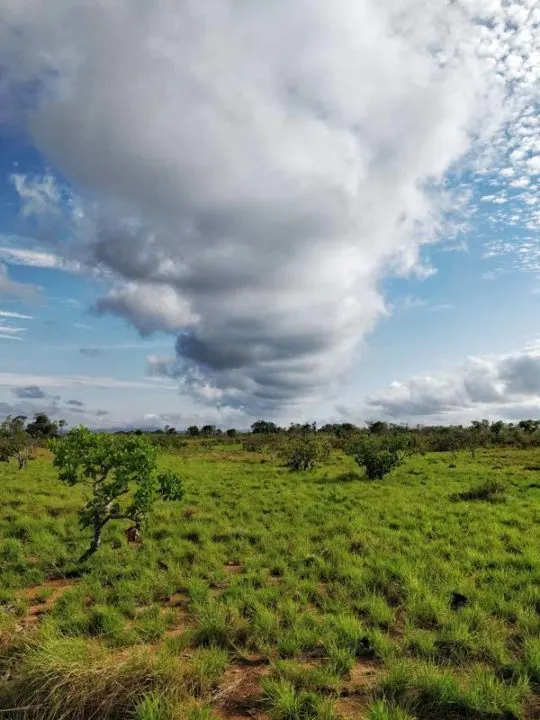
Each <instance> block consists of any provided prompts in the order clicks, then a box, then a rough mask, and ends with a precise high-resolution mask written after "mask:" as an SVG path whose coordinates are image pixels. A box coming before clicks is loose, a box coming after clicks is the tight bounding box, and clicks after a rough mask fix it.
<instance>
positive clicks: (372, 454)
mask: <svg viewBox="0 0 540 720" xmlns="http://www.w3.org/2000/svg"><path fill="white" fill-rule="evenodd" d="M348 454H349V455H352V457H353V458H354V460H355V462H356V463H357V465H360V467H363V468H364V470H365V473H366V475H367V477H368V478H369V479H370V480H381V479H382V478H383V477H384V476H385V475H386V474H387V473H389V472H390V471H391V470H393V469H394V468H395V467H398V466H399V465H401V462H402V459H401V455H400V453H399V450H398V449H397V447H395V445H393V444H391V443H388V442H387V443H381V442H376V441H374V440H372V439H370V438H365V439H363V440H362V441H361V442H359V443H357V444H356V445H353V446H352V447H350V448H349V450H348Z"/></svg>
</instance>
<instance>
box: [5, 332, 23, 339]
mask: <svg viewBox="0 0 540 720" xmlns="http://www.w3.org/2000/svg"><path fill="white" fill-rule="evenodd" d="M0 340H22V338H21V337H19V336H18V335H12V334H7V333H0Z"/></svg>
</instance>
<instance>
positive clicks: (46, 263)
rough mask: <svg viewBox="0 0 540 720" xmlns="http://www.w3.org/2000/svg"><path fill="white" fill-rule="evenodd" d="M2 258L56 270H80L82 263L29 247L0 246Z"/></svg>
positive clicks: (13, 262)
mask: <svg viewBox="0 0 540 720" xmlns="http://www.w3.org/2000/svg"><path fill="white" fill-rule="evenodd" d="M0 259H1V260H3V261H4V262H8V263H11V264H12V265H27V266H29V267H38V268H47V269H54V270H68V271H70V272H79V271H80V270H81V264H80V263H78V262H73V261H71V262H70V261H68V260H64V259H63V258H61V257H59V256H58V255H55V254H54V253H50V252H41V251H38V250H29V249H27V248H11V247H0Z"/></svg>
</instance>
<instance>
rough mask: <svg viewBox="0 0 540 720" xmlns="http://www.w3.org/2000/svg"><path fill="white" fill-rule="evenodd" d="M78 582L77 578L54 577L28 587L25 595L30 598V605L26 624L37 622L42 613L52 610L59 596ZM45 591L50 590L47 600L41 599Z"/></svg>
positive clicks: (27, 598)
mask: <svg viewBox="0 0 540 720" xmlns="http://www.w3.org/2000/svg"><path fill="white" fill-rule="evenodd" d="M77 582H78V581H77V580H72V579H68V578H52V579H50V580H46V581H45V582H44V583H42V584H41V585H33V586H32V587H29V588H26V589H25V590H24V592H23V597H24V598H25V599H26V600H28V602H29V603H30V607H29V608H28V610H27V611H26V616H25V624H26V625H31V624H32V623H35V622H37V620H38V619H39V617H40V615H43V614H44V613H46V612H47V611H48V610H50V609H51V607H52V606H53V605H54V603H55V602H56V601H57V600H58V598H59V597H60V596H61V595H63V594H64V592H65V591H66V590H68V589H69V588H70V587H73V586H74V585H76V584H77ZM43 592H49V593H50V594H49V596H48V597H47V598H46V599H45V600H39V599H38V598H39V595H40V594H41V593H43Z"/></svg>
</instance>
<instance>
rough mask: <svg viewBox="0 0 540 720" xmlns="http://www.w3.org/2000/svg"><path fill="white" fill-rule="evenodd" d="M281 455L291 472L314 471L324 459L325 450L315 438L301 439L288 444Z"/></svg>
mask: <svg viewBox="0 0 540 720" xmlns="http://www.w3.org/2000/svg"><path fill="white" fill-rule="evenodd" d="M281 455H282V457H283V459H284V460H285V464H286V465H287V467H288V468H290V469H291V470H294V471H299V470H312V469H313V468H314V467H315V465H316V464H317V461H319V460H322V459H323V457H324V449H323V447H322V445H321V443H319V442H318V441H317V440H315V439H314V438H309V437H300V438H297V439H295V440H291V441H290V442H289V443H287V445H286V446H285V447H284V448H283V449H282V451H281ZM326 457H328V453H327V454H326Z"/></svg>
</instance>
